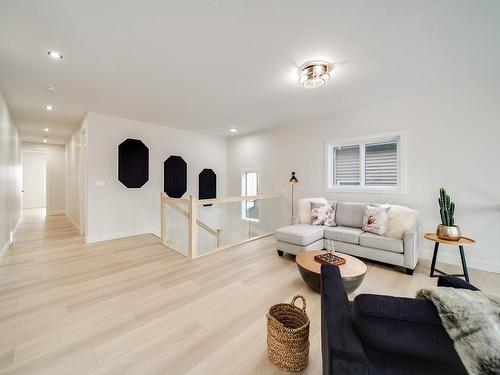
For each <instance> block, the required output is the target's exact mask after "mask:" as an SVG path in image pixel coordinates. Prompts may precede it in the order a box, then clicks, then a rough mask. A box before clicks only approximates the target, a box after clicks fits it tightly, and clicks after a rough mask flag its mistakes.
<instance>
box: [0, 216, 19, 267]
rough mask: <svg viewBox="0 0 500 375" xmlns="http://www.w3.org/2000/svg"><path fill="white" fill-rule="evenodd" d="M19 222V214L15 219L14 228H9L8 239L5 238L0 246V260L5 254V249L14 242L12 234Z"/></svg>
mask: <svg viewBox="0 0 500 375" xmlns="http://www.w3.org/2000/svg"><path fill="white" fill-rule="evenodd" d="M20 222H21V215H19V218H18V219H17V222H16V225H14V228H13V229H11V230H10V232H9V239H8V240H7V242H5V244H4V245H3V246H2V249H1V250H0V262H1V261H2V259H3V257H4V256H5V254H7V251H8V250H9V248H10V246H11V245H12V244H13V243H14V234H15V233H16V231H17V227H18V226H19V223H20Z"/></svg>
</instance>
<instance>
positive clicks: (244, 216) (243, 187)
mask: <svg viewBox="0 0 500 375" xmlns="http://www.w3.org/2000/svg"><path fill="white" fill-rule="evenodd" d="M248 173H256V174H257V181H258V182H260V183H261V181H260V176H261V173H260V170H258V169H242V170H241V176H240V177H241V178H240V181H241V196H245V195H247V194H246V182H247V181H246V175H247V174H248ZM259 190H260V189H259V184H258V185H257V194H256V195H259V194H260V191H259ZM247 202H249V201H241V220H246V221H251V222H254V223H258V222H260V211H259V218H258V219H254V218H251V217H248V216H247V213H248V209H247Z"/></svg>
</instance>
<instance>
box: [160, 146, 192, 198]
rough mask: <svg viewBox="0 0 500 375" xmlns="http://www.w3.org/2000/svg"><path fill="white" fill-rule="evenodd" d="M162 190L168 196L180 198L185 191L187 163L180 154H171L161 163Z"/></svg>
mask: <svg viewBox="0 0 500 375" xmlns="http://www.w3.org/2000/svg"><path fill="white" fill-rule="evenodd" d="M163 191H164V192H165V193H167V195H168V196H169V197H170V198H182V196H183V195H184V193H185V192H186V191H187V164H186V162H185V161H184V159H183V158H181V157H180V156H176V155H171V156H170V157H169V158H168V159H167V160H165V162H164V163H163Z"/></svg>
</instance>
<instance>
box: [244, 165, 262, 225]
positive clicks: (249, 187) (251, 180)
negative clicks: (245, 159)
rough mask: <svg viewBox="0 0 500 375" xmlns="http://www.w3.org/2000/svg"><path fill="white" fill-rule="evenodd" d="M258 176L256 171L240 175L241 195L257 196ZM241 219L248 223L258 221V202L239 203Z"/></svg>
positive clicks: (258, 188)
mask: <svg viewBox="0 0 500 375" xmlns="http://www.w3.org/2000/svg"><path fill="white" fill-rule="evenodd" d="M259 194H260V176H259V172H257V171H245V172H242V174H241V195H243V196H245V195H249V196H253V195H259ZM241 218H242V219H245V220H250V221H259V203H258V201H255V200H253V201H243V202H241Z"/></svg>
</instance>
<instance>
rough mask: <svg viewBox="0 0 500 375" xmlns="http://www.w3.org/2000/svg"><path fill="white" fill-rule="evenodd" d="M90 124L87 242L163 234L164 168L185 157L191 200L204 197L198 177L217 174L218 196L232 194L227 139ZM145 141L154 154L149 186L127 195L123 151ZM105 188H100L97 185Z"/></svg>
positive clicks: (121, 122) (126, 123)
mask: <svg viewBox="0 0 500 375" xmlns="http://www.w3.org/2000/svg"><path fill="white" fill-rule="evenodd" d="M86 123H87V241H88V242H94V241H100V240H106V239H111V238H118V237H124V236H130V235H136V234H141V233H156V234H158V233H159V231H160V193H161V192H162V191H163V162H164V161H165V160H166V159H167V158H168V157H169V156H170V155H180V156H182V158H183V159H184V160H185V161H186V163H187V166H188V191H187V193H186V196H187V195H190V194H192V195H196V196H197V194H198V174H199V173H200V172H201V171H202V170H203V168H212V169H213V170H214V171H215V173H216V174H217V195H218V196H223V195H225V193H226V189H225V187H226V168H227V158H226V156H227V147H226V146H227V144H226V140H225V139H224V138H222V137H213V136H207V135H202V134H198V133H193V132H189V131H184V130H179V129H174V128H169V127H166V126H159V125H154V124H148V123H144V122H139V121H133V120H127V119H122V118H117V117H111V116H106V115H101V114H96V113H89V114H88V115H87V118H86ZM127 138H135V139H140V140H142V142H143V143H144V144H145V145H146V146H147V147H148V148H149V181H148V182H147V183H146V184H145V185H144V186H143V187H142V188H140V189H127V188H126V187H125V186H123V185H122V184H121V183H120V182H119V181H118V145H119V144H120V143H121V142H123V141H124V140H125V139H127ZM99 181H100V182H101V183H104V185H101V186H97V185H96V183H97V182H99Z"/></svg>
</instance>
